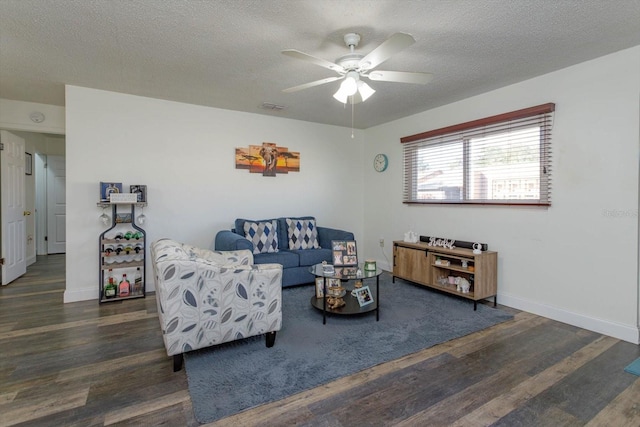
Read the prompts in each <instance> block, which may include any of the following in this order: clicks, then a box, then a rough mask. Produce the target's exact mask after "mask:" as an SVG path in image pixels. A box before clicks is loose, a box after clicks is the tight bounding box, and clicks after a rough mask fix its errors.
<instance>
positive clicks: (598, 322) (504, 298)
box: [498, 294, 640, 344]
mask: <svg viewBox="0 0 640 427" xmlns="http://www.w3.org/2000/svg"><path fill="white" fill-rule="evenodd" d="M498 304H502V305H506V306H508V307H512V308H516V309H518V310H522V311H526V312H529V313H533V314H537V315H538V316H543V317H547V318H549V319H552V320H557V321H558V322H562V323H567V324H569V325H572V326H577V327H579V328H583V329H587V330H589V331H593V332H597V333H599V334H604V335H608V336H610V337H614V338H617V339H620V340H623V341H628V342H630V343H632V344H640V328H638V326H633V325H624V324H621V323H616V322H611V321H609V320H603V319H597V318H594V317H588V316H585V315H582V314H578V313H573V312H570V311H567V310H563V309H561V308H558V307H553V306H550V305H546V304H540V303H538V302H535V301H531V300H527V299H523V298H519V297H515V296H513V295H504V294H499V295H498Z"/></svg>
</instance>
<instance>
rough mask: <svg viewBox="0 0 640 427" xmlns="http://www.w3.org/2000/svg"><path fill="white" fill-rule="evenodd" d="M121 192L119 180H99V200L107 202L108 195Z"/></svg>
mask: <svg viewBox="0 0 640 427" xmlns="http://www.w3.org/2000/svg"><path fill="white" fill-rule="evenodd" d="M119 193H122V183H121V182H101V183H100V201H101V202H109V196H110V195H111V194H119Z"/></svg>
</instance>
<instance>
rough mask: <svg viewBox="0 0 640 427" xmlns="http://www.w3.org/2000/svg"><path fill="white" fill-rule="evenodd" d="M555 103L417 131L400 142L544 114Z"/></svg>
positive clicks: (552, 107) (551, 110) (553, 106)
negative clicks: (420, 131)
mask: <svg viewBox="0 0 640 427" xmlns="http://www.w3.org/2000/svg"><path fill="white" fill-rule="evenodd" d="M555 109H556V104H554V103H548V104H542V105H537V106H535V107H529V108H523V109H522V110H517V111H511V112H509V113H503V114H498V115H496V116H491V117H485V118H483V119H478V120H472V121H470V122H466V123H460V124H457V125H452V126H447V127H444V128H440V129H434V130H430V131H427V132H422V133H418V134H415V135H409V136H405V137H402V138H400V142H401V143H403V144H404V143H406V142H414V141H419V140H421V139H427V138H433V137H435V136H440V135H446V134H448V133H454V132H462V131H465V130H468V129H473V128H477V127H481V126H488V125H492V124H495V123H500V122H505V121H507V120H517V119H523V118H525V117H531V116H536V115H538V114H546V113H551V112H553V111H555Z"/></svg>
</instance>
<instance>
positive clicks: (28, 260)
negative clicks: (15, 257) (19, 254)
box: [26, 255, 36, 267]
mask: <svg viewBox="0 0 640 427" xmlns="http://www.w3.org/2000/svg"><path fill="white" fill-rule="evenodd" d="M26 261H27V267H29V266H30V265H31V264H33V263H34V262H36V256H35V255H34V256H31V257H29V258H27V259H26Z"/></svg>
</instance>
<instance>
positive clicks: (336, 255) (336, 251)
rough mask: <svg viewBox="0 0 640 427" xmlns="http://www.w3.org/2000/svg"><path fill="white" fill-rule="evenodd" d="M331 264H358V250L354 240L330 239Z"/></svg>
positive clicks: (347, 265) (345, 265)
mask: <svg viewBox="0 0 640 427" xmlns="http://www.w3.org/2000/svg"><path fill="white" fill-rule="evenodd" d="M331 251H332V259H333V265H339V266H343V267H350V266H357V265H358V251H357V247H356V241H355V240H332V241H331Z"/></svg>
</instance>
